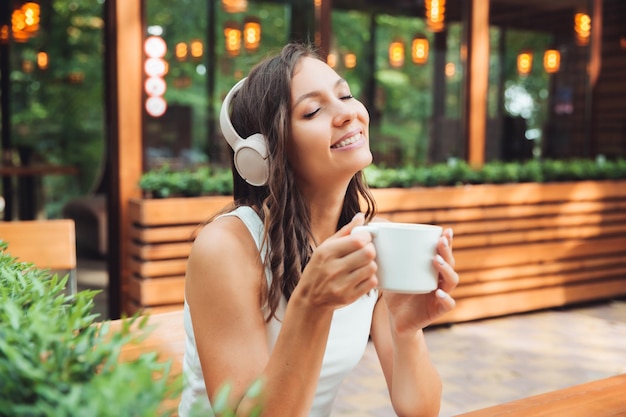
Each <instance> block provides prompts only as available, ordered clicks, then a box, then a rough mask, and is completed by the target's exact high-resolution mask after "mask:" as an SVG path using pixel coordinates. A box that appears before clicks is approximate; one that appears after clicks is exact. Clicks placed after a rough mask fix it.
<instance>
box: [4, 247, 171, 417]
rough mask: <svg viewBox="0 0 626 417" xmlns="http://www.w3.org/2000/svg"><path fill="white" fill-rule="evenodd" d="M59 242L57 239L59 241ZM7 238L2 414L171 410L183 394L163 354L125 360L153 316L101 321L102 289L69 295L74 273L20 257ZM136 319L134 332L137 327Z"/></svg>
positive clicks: (115, 416) (117, 414) (34, 416)
mask: <svg viewBox="0 0 626 417" xmlns="http://www.w3.org/2000/svg"><path fill="white" fill-rule="evenodd" d="M51 244H54V242H51ZM6 250H7V247H6V244H5V243H3V242H0V305H2V308H1V309H0V415H4V416H28V417H40V416H41V417H44V416H55V417H65V416H67V417H70V416H99V417H107V416H111V417H123V416H166V415H170V412H171V411H172V410H163V409H161V403H162V401H163V400H164V399H166V398H175V397H176V396H177V395H178V393H179V392H180V388H181V384H180V378H178V379H177V380H174V381H173V382H172V379H171V378H169V366H170V365H169V363H161V362H158V361H157V358H156V354H152V355H143V356H142V357H140V358H138V359H137V360H134V361H128V362H124V363H121V362H119V361H118V355H119V353H120V351H121V349H122V347H123V346H124V345H125V344H127V343H134V342H136V341H138V340H140V338H142V337H145V336H146V335H147V330H148V329H147V328H146V327H145V326H146V321H147V318H148V316H144V317H143V318H142V319H139V318H138V317H133V318H129V319H127V320H125V321H124V326H123V328H122V330H120V331H118V332H112V331H110V330H109V325H108V323H103V324H100V325H98V324H97V323H94V320H95V318H96V317H97V315H95V314H92V309H93V298H94V296H95V295H96V294H97V291H92V290H88V291H81V292H79V293H78V294H76V295H74V296H71V295H66V293H65V284H66V281H67V277H65V278H63V279H61V278H59V276H58V275H52V274H50V273H49V272H48V271H42V270H38V269H36V268H34V267H33V266H32V265H31V264H28V263H22V262H18V261H17V260H16V259H15V258H13V257H11V255H9V254H8V253H7V252H6ZM135 322H136V326H135V328H137V327H138V328H139V331H137V330H134V331H133V332H130V327H131V325H132V324H133V323H135Z"/></svg>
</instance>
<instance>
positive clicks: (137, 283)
mask: <svg viewBox="0 0 626 417" xmlns="http://www.w3.org/2000/svg"><path fill="white" fill-rule="evenodd" d="M129 294H130V296H131V297H132V298H133V299H134V300H135V301H137V302H138V303H139V304H140V305H143V306H158V305H164V304H176V303H178V304H182V303H183V301H184V295H185V277H184V276H174V277H160V278H139V277H137V276H134V277H132V279H131V280H130V282H129Z"/></svg>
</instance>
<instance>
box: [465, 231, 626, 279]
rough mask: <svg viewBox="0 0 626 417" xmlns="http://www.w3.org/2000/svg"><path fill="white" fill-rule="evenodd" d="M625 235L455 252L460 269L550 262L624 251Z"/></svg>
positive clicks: (617, 253)
mask: <svg viewBox="0 0 626 417" xmlns="http://www.w3.org/2000/svg"><path fill="white" fill-rule="evenodd" d="M625 247H626V236H623V237H617V238H601V239H593V240H571V241H566V242H535V243H533V244H532V245H529V244H526V245H524V244H519V245H507V246H499V247H489V248H474V249H467V250H463V251H458V252H455V258H456V265H457V269H458V270H459V271H464V270H478V269H491V268H501V267H505V266H511V265H524V264H536V263H543V262H553V261H555V260H561V259H576V258H581V257H592V256H597V255H600V254H606V255H610V254H615V255H619V254H620V253H621V254H623V253H624V252H623V250H624V248H625Z"/></svg>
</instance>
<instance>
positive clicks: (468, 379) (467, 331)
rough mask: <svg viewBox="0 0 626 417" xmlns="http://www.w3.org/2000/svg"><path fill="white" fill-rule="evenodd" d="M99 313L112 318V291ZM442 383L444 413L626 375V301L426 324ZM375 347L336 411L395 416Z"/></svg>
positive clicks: (83, 283)
mask: <svg viewBox="0 0 626 417" xmlns="http://www.w3.org/2000/svg"><path fill="white" fill-rule="evenodd" d="M105 268H106V266H105V264H104V263H103V262H100V261H91V260H80V259H79V268H78V282H79V289H84V288H105V287H106V284H107V274H106V269H105ZM95 311H96V312H99V313H101V314H102V316H103V317H107V313H106V294H105V293H102V294H100V295H98V296H97V297H96V307H95ZM426 341H427V344H428V346H429V349H430V354H431V358H432V360H433V361H434V363H435V364H436V366H437V368H438V369H439V372H440V374H441V377H442V379H443V383H444V393H443V401H442V406H441V413H440V417H450V416H454V415H457V414H460V413H464V412H468V411H472V410H476V409H479V408H484V407H488V406H491V405H495V404H498V403H502V402H507V401H511V400H515V399H518V398H522V397H527V396H529V395H534V394H540V393H544V392H548V391H552V390H555V389H560V388H565V387H568V386H572V385H576V384H580V383H584V382H588V381H592V380H595V379H600V378H605V377H609V376H613V375H619V374H623V373H626V300H625V299H620V300H610V301H606V302H599V303H592V304H587V305H581V306H576V307H571V308H562V309H551V310H545V311H540V312H536V313H527V314H518V315H512V316H507V317H502V318H495V319H489V320H479V321H474V322H468V323H460V324H455V325H452V326H438V327H434V328H431V329H427V330H426ZM394 416H395V413H394V412H393V410H392V408H391V406H390V402H389V398H388V395H387V389H386V386H385V382H384V378H383V376H382V372H381V370H380V366H379V364H378V360H377V358H376V353H375V351H374V349H373V346H372V345H371V344H370V345H369V346H368V347H367V350H366V352H365V355H364V357H363V359H362V360H361V362H360V363H359V365H358V366H357V368H356V370H355V371H354V372H353V373H352V374H351V375H350V376H349V377H348V378H347V379H346V381H345V382H344V384H343V385H342V389H341V390H340V393H339V397H338V398H337V401H336V403H335V406H334V409H333V413H332V417H394Z"/></svg>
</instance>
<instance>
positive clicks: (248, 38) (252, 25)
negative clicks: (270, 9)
mask: <svg viewBox="0 0 626 417" xmlns="http://www.w3.org/2000/svg"><path fill="white" fill-rule="evenodd" d="M260 44H261V21H260V20H259V19H257V18H256V17H248V18H246V20H245V21H244V23H243V47H244V48H245V49H246V51H248V52H254V51H256V50H257V49H259V45H260Z"/></svg>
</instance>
